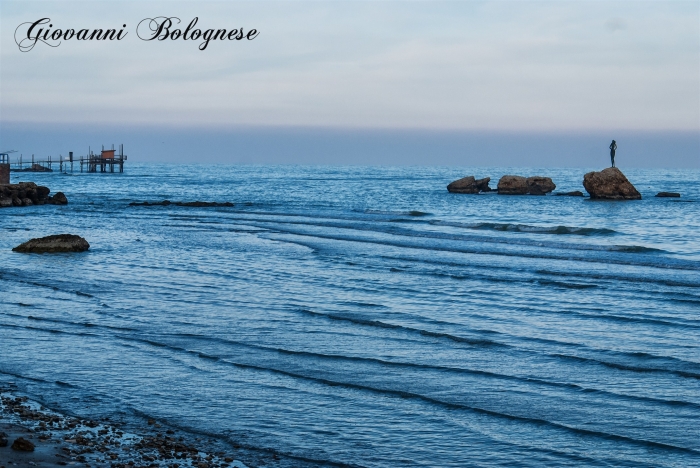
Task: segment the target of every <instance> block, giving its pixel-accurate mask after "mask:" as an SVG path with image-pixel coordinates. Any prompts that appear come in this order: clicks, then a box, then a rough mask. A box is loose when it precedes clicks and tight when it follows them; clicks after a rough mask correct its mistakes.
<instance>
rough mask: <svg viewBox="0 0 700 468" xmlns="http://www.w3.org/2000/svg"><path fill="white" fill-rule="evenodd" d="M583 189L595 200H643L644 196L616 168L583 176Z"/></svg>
mask: <svg viewBox="0 0 700 468" xmlns="http://www.w3.org/2000/svg"><path fill="white" fill-rule="evenodd" d="M583 187H584V188H585V189H586V191H587V192H588V193H589V194H590V195H591V198H593V199H599V200H641V198H642V195H641V194H640V193H639V192H638V191H637V189H636V188H634V185H632V184H631V183H630V181H629V180H627V177H625V175H624V174H623V173H622V172H621V171H620V170H619V169H618V168H616V167H608V168H607V169H603V170H602V171H600V172H589V173H588V174H586V175H584V176H583Z"/></svg>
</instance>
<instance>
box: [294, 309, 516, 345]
mask: <svg viewBox="0 0 700 468" xmlns="http://www.w3.org/2000/svg"><path fill="white" fill-rule="evenodd" d="M298 310H299V312H302V313H304V314H307V315H311V316H314V317H323V318H326V319H329V320H338V321H345V322H351V323H354V324H357V325H364V326H368V327H377V328H389V329H393V330H401V331H403V332H407V333H415V334H418V335H422V336H429V337H431V338H443V339H447V340H450V341H455V342H457V343H465V344H469V345H473V346H499V347H506V348H509V347H511V346H510V345H507V344H504V343H499V342H497V341H492V340H484V339H475V338H465V337H462V336H456V335H451V334H449V333H440V332H432V331H428V330H422V329H420V328H411V327H406V326H404V325H395V324H393V323H386V322H381V321H379V320H367V319H361V318H357V317H351V316H347V315H337V314H324V313H321V312H314V311H312V310H309V309H298Z"/></svg>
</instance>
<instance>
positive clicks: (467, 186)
mask: <svg viewBox="0 0 700 468" xmlns="http://www.w3.org/2000/svg"><path fill="white" fill-rule="evenodd" d="M447 191H448V192H450V193H479V187H477V186H476V180H475V179H474V176H467V177H464V178H462V179H459V180H455V181H454V182H450V184H449V185H448V186H447Z"/></svg>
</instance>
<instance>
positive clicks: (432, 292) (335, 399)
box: [0, 164, 700, 467]
mask: <svg viewBox="0 0 700 468" xmlns="http://www.w3.org/2000/svg"><path fill="white" fill-rule="evenodd" d="M585 172H586V170H583V169H534V168H533V169H522V168H519V169H515V168H491V169H484V168H474V169H470V168H441V167H428V168H424V167H402V168H389V167H297V166H198V165H192V166H185V165H182V166H168V165H140V164H128V165H127V167H126V172H125V173H124V174H107V175H105V174H79V173H77V174H75V175H72V176H69V175H61V174H57V173H53V174H22V175H21V177H17V174H13V182H15V181H17V180H25V179H26V180H34V181H35V182H37V183H39V184H44V185H48V186H49V187H51V189H52V190H54V191H57V190H61V191H63V192H65V193H66V195H67V196H68V198H69V201H70V204H69V205H67V206H39V207H28V208H21V209H20V208H13V209H4V210H2V211H0V232H1V233H2V236H0V265H2V269H1V270H0V303H1V309H2V310H1V311H0V356H1V357H0V383H7V382H14V383H15V384H16V385H17V386H18V387H19V389H20V390H22V391H24V392H26V393H28V394H30V395H32V396H34V397H36V398H37V399H39V400H41V401H42V402H44V403H45V404H47V405H50V406H51V407H53V408H55V409H58V410H61V411H66V412H70V413H72V414H77V415H81V416H84V417H91V418H98V417H104V416H109V417H112V418H115V417H117V418H122V419H125V420H127V421H129V423H130V424H132V425H134V426H138V425H139V424H144V421H145V419H146V418H157V419H159V420H162V421H167V422H168V423H170V424H172V425H173V426H177V427H180V428H182V429H185V430H188V431H191V432H193V433H202V434H209V435H213V436H216V437H219V438H221V440H224V441H227V442H230V443H232V444H234V443H235V444H240V445H242V446H244V447H247V448H249V449H251V450H261V451H265V450H268V451H269V452H270V453H275V454H277V455H278V456H279V457H280V460H279V461H277V462H274V463H273V462H271V464H272V465H280V466H306V465H313V464H318V465H320V466H336V465H337V464H349V465H355V466H371V467H390V466H442V467H447V466H454V467H461V466H533V467H534V466H542V465H552V466H611V465H614V466H635V467H640V466H678V467H686V466H693V465H696V466H700V425H699V424H698V421H699V420H700V339H699V338H700V184H699V183H698V182H700V171H687V170H686V171H670V170H669V171H649V170H625V173H626V175H627V176H628V178H629V179H630V180H631V181H632V182H633V183H634V184H635V185H636V186H637V188H638V189H639V190H640V192H641V193H642V195H643V197H644V198H643V199H642V200H641V201H629V202H602V201H591V200H589V199H583V198H577V197H553V196H547V197H532V196H521V197H518V196H514V197H509V196H499V195H495V194H481V195H457V194H449V193H448V192H447V191H446V189H445V186H446V185H447V183H449V182H450V181H452V180H454V179H457V178H459V177H463V176H465V175H469V174H474V175H476V176H477V177H483V176H491V178H492V183H491V186H492V187H494V186H495V185H496V184H495V182H496V181H497V180H498V178H499V177H500V176H501V175H503V174H510V173H515V174H523V175H545V176H550V177H552V178H553V179H554V181H555V183H557V185H558V187H557V191H569V190H581V189H582V187H581V180H582V177H583V174H584V173H585ZM659 191H678V192H681V193H682V198H680V199H668V198H654V197H653V195H654V194H655V193H656V192H659ZM163 199H169V200H172V201H193V200H203V201H220V202H223V201H231V202H234V203H235V206H234V207H233V208H188V207H177V206H172V205H171V206H167V207H166V206H128V204H129V203H130V202H133V201H144V200H148V201H159V200H163ZM63 232H67V233H74V234H79V235H82V236H83V237H85V238H87V239H88V240H89V242H90V244H91V249H90V251H89V252H87V253H84V254H65V255H63V254H62V255H52V256H48V255H24V254H16V253H13V252H11V250H10V249H11V248H12V247H14V246H15V245H17V244H19V243H21V242H23V241H25V240H28V239H29V238H32V237H40V236H44V235H49V234H57V233H63Z"/></svg>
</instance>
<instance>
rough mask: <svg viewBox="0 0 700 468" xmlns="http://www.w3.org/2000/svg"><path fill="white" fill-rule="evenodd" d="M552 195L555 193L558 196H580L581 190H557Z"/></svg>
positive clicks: (581, 194)
mask: <svg viewBox="0 0 700 468" xmlns="http://www.w3.org/2000/svg"><path fill="white" fill-rule="evenodd" d="M554 195H557V196H559V197H582V196H583V192H582V191H580V190H574V191H573V192H559V193H555V194H554Z"/></svg>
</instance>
